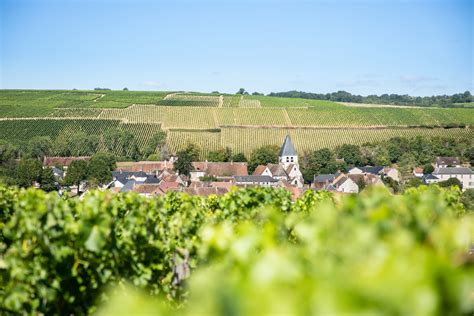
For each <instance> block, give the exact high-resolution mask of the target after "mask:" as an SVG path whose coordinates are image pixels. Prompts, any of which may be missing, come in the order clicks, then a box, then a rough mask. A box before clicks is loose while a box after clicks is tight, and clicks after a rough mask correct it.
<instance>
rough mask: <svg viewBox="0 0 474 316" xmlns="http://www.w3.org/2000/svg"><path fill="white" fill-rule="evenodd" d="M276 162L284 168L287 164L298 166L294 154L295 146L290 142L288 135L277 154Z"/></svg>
mask: <svg viewBox="0 0 474 316" xmlns="http://www.w3.org/2000/svg"><path fill="white" fill-rule="evenodd" d="M278 162H279V163H280V164H282V165H283V166H284V167H285V168H286V167H288V165H289V164H296V165H298V154H297V153H296V150H295V146H293V142H292V141H291V138H290V135H286V137H285V141H284V142H283V146H281V149H280V153H279V154H278Z"/></svg>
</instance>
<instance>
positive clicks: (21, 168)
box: [17, 159, 42, 188]
mask: <svg viewBox="0 0 474 316" xmlns="http://www.w3.org/2000/svg"><path fill="white" fill-rule="evenodd" d="M41 169H42V168H41V163H40V162H39V161H38V160H37V159H22V160H20V163H19V164H18V175H17V176H18V178H17V183H18V185H19V186H20V187H24V188H26V187H30V186H32V185H33V183H34V182H35V181H38V179H39V176H40V174H41Z"/></svg>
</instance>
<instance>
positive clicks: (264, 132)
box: [0, 90, 474, 153]
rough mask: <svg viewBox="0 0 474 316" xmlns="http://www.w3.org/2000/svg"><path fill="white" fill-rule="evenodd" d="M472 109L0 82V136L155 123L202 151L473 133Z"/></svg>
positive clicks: (144, 129) (140, 127)
mask: <svg viewBox="0 0 474 316" xmlns="http://www.w3.org/2000/svg"><path fill="white" fill-rule="evenodd" d="M472 111H473V109H469V108H455V109H443V108H417V107H409V108H402V107H399V108H397V107H388V106H385V107H367V106H361V107H355V106H347V105H344V104H340V103H334V102H329V101H318V100H305V99H296V98H276V97H266V96H250V95H229V94H219V93H214V94H205V93H184V92H174V93H167V92H135V91H110V90H100V91H66V90H64V91H34V90H0V131H1V132H2V133H1V134H0V135H1V136H0V138H2V139H6V140H11V141H15V142H21V141H26V140H28V139H30V138H31V137H33V136H42V135H43V136H50V137H52V138H55V137H57V135H58V133H60V132H61V130H63V129H64V127H65V126H69V125H72V126H74V127H76V128H78V129H80V130H83V131H84V132H86V133H88V134H91V135H102V134H103V132H104V131H105V130H107V129H109V128H111V127H117V128H120V129H122V130H128V131H130V132H131V133H133V134H134V135H135V137H136V138H137V140H138V143H139V146H140V147H141V148H143V147H144V146H146V143H147V141H148V140H149V139H150V138H151V137H152V136H153V134H152V133H154V132H156V131H157V130H159V129H160V128H162V129H164V130H165V131H168V138H167V142H168V147H169V148H171V149H172V151H175V150H177V149H179V148H182V146H184V145H185V144H187V143H188V142H194V143H196V144H198V145H200V147H201V148H202V150H203V152H204V153H206V152H208V151H210V150H215V149H219V148H222V147H231V148H232V149H234V150H236V151H241V152H245V153H249V152H251V151H252V150H253V149H254V148H256V147H258V146H261V145H263V144H280V142H281V140H282V139H283V137H284V135H285V134H286V133H289V134H291V135H292V136H293V139H294V140H295V143H296V146H297V149H298V150H302V151H304V150H310V149H317V148H323V147H331V148H332V147H335V146H337V145H340V144H341V143H352V144H361V143H364V142H368V141H383V140H386V139H389V138H391V137H395V136H405V137H410V136H417V135H422V136H449V137H454V138H458V137H473V131H472V126H473V125H474V115H473V112H472ZM209 130H213V131H212V132H210V131H209Z"/></svg>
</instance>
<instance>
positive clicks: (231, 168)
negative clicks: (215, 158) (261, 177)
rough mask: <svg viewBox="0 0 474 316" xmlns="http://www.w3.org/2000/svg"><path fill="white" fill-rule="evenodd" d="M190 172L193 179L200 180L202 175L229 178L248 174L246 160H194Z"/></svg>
mask: <svg viewBox="0 0 474 316" xmlns="http://www.w3.org/2000/svg"><path fill="white" fill-rule="evenodd" d="M191 165H192V167H193V170H192V171H191V172H190V175H191V181H200V180H199V179H200V178H201V177H215V178H218V179H219V178H227V179H228V180H229V181H230V180H231V179H232V177H233V176H246V175H248V171H247V163H246V162H232V161H231V162H208V161H205V162H193V163H191Z"/></svg>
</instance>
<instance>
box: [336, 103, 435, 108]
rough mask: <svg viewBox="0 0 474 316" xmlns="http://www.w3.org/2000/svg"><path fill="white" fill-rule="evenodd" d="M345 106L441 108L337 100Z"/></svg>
mask: <svg viewBox="0 0 474 316" xmlns="http://www.w3.org/2000/svg"><path fill="white" fill-rule="evenodd" d="M336 103H339V104H342V105H345V106H350V107H356V108H401V109H439V108H437V107H432V106H431V107H430V106H410V105H391V104H372V103H353V102H336Z"/></svg>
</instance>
